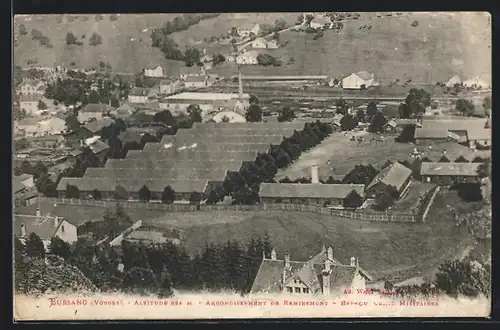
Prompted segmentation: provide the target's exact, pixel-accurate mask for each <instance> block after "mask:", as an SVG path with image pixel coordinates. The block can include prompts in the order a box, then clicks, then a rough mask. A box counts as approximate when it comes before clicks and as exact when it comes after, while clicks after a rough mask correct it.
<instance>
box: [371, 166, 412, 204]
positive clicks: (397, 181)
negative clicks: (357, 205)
mask: <svg viewBox="0 0 500 330" xmlns="http://www.w3.org/2000/svg"><path fill="white" fill-rule="evenodd" d="M411 173H412V171H411V170H410V169H409V168H407V167H406V166H404V165H401V164H400V163H398V162H395V163H393V164H392V165H389V166H387V167H385V168H383V169H382V170H380V172H379V173H378V174H377V175H376V176H375V178H374V179H373V180H372V182H370V184H369V185H368V186H367V187H366V191H365V192H366V196H367V197H369V198H375V196H376V195H377V193H378V192H380V191H384V190H386V189H387V188H388V187H394V188H396V190H397V191H398V194H399V196H401V195H402V194H403V193H404V191H405V190H406V189H408V187H409V186H410V180H411Z"/></svg>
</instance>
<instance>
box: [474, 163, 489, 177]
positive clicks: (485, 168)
mask: <svg viewBox="0 0 500 330" xmlns="http://www.w3.org/2000/svg"><path fill="white" fill-rule="evenodd" d="M477 175H478V176H479V177H480V178H486V177H491V160H490V159H489V158H488V159H485V160H484V162H483V163H482V164H480V165H479V166H478V167H477Z"/></svg>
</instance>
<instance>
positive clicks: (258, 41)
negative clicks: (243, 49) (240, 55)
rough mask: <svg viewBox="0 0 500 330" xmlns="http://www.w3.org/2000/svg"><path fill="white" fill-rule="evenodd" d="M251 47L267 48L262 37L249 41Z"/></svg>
mask: <svg viewBox="0 0 500 330" xmlns="http://www.w3.org/2000/svg"><path fill="white" fill-rule="evenodd" d="M251 47H252V48H257V49H266V48H267V41H266V39H264V38H257V39H255V40H254V41H252V43H251Z"/></svg>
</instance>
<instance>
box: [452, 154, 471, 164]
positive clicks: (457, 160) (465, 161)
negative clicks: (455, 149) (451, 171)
mask: <svg viewBox="0 0 500 330" xmlns="http://www.w3.org/2000/svg"><path fill="white" fill-rule="evenodd" d="M468 162H469V161H468V160H467V158H465V157H464V156H462V155H460V156H458V158H457V159H455V163H468Z"/></svg>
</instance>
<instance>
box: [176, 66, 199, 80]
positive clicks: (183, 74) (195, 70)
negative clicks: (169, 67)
mask: <svg viewBox="0 0 500 330" xmlns="http://www.w3.org/2000/svg"><path fill="white" fill-rule="evenodd" d="M204 75H205V69H203V68H201V67H198V66H185V67H182V68H181V70H180V76H179V77H180V80H182V81H184V80H186V78H187V77H190V76H204Z"/></svg>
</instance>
